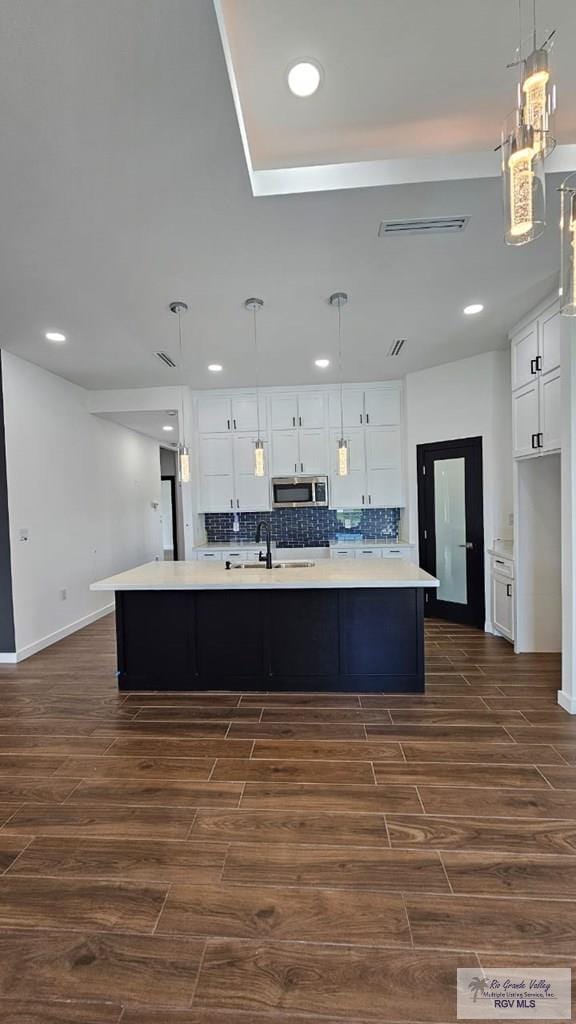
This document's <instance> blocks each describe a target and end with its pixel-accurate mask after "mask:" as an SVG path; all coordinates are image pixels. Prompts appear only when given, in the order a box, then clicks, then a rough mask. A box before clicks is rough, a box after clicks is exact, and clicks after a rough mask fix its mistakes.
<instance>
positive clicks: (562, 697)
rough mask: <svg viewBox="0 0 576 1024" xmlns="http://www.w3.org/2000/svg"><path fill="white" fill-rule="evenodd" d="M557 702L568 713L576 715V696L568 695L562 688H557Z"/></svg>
mask: <svg viewBox="0 0 576 1024" xmlns="http://www.w3.org/2000/svg"><path fill="white" fill-rule="evenodd" d="M558 703H559V705H560V707H561V708H564V711H567V712H568V714H569V715H576V697H568V695H567V694H565V693H564V690H558Z"/></svg>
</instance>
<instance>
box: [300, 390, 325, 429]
mask: <svg viewBox="0 0 576 1024" xmlns="http://www.w3.org/2000/svg"><path fill="white" fill-rule="evenodd" d="M325 422H326V414H325V401H324V394H323V393H322V392H314V391H310V392H304V393H303V394H301V395H300V396H299V398H298V426H300V427H323V426H324V425H325Z"/></svg>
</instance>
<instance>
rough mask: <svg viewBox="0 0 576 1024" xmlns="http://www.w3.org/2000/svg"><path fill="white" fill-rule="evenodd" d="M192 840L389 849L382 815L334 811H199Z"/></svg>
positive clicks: (191, 833) (193, 827) (193, 828)
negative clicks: (380, 847) (384, 847)
mask: <svg viewBox="0 0 576 1024" xmlns="http://www.w3.org/2000/svg"><path fill="white" fill-rule="evenodd" d="M190 838H191V839H199V840H210V841H212V842H223V843H228V842H230V843H286V844H290V843H318V844H324V843H326V844H331V845H333V846H346V845H350V846H389V845H390V843H389V841H388V833H387V831H386V823H385V821H384V817H383V815H380V814H359V813H355V812H349V813H347V814H342V813H339V812H333V811H318V810H313V811H308V812H305V811H304V812H302V811H286V810H274V811H263V810H260V811H250V810H247V809H244V808H241V809H240V810H236V811H212V810H205V809H202V810H199V811H198V814H197V815H196V818H195V819H194V825H193V826H192V831H191V832H190Z"/></svg>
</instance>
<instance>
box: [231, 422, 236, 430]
mask: <svg viewBox="0 0 576 1024" xmlns="http://www.w3.org/2000/svg"><path fill="white" fill-rule="evenodd" d="M232 422H233V424H234V430H236V420H232Z"/></svg>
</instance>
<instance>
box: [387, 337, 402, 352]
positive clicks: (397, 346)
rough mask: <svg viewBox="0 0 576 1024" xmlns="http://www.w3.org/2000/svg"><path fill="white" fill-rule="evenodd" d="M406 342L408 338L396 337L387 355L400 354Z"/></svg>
mask: <svg viewBox="0 0 576 1024" xmlns="http://www.w3.org/2000/svg"><path fill="white" fill-rule="evenodd" d="M405 344H406V338H396V339H395V341H393V342H392V344H391V345H390V348H389V349H388V351H387V353H386V355H387V356H399V355H400V353H401V351H402V349H403V348H404V345H405Z"/></svg>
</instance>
